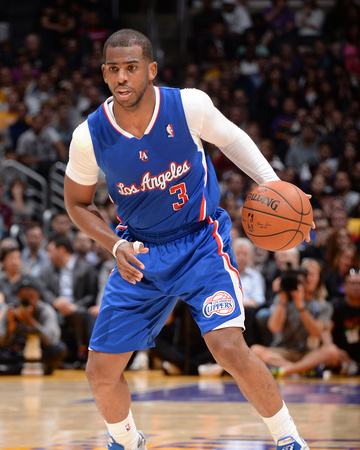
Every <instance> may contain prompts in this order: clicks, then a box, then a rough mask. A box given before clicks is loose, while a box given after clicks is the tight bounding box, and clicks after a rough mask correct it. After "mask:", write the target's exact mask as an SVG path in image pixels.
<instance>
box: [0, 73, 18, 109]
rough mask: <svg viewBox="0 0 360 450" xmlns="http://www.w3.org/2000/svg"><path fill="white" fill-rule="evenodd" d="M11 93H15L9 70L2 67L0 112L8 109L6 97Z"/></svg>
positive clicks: (0, 76) (0, 75) (0, 74)
mask: <svg viewBox="0 0 360 450" xmlns="http://www.w3.org/2000/svg"><path fill="white" fill-rule="evenodd" d="M11 92H15V86H14V84H13V81H12V76H11V70H10V68H9V67H6V66H3V67H1V68H0V111H6V110H7V109H8V96H9V94H10V93H11Z"/></svg>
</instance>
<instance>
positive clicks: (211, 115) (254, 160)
mask: <svg viewBox="0 0 360 450" xmlns="http://www.w3.org/2000/svg"><path fill="white" fill-rule="evenodd" d="M182 98H183V104H184V110H185V115H186V119H187V122H188V125H189V129H190V132H191V134H192V136H193V137H194V136H197V137H198V138H200V139H202V140H204V141H206V142H211V143H212V144H215V145H216V146H217V147H218V148H219V149H220V150H221V151H222V152H223V153H224V154H225V155H226V156H227V157H228V158H229V159H230V160H231V161H232V162H233V163H234V164H235V165H236V166H237V167H239V168H240V169H241V170H242V171H243V172H245V173H246V174H247V175H249V177H250V178H252V179H253V180H254V181H256V183H258V184H261V183H265V182H267V181H275V180H279V177H278V176H277V175H276V173H275V172H274V170H273V168H272V167H271V166H270V164H269V163H268V161H267V160H266V159H265V157H264V155H263V154H262V153H261V151H260V150H259V148H258V147H257V146H256V144H255V143H254V141H253V140H252V139H251V138H250V136H248V135H247V134H246V133H245V132H244V131H243V130H241V128H239V127H237V126H236V125H235V124H233V123H232V122H231V121H230V120H229V119H227V118H226V117H225V116H224V115H223V114H222V113H221V112H220V111H219V110H218V109H217V108H215V106H214V104H213V102H212V101H211V99H210V97H209V96H208V95H207V94H205V93H204V92H201V91H199V90H196V89H188V90H186V89H185V90H183V91H182Z"/></svg>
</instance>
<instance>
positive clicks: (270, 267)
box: [255, 247, 300, 345]
mask: <svg viewBox="0 0 360 450" xmlns="http://www.w3.org/2000/svg"><path fill="white" fill-rule="evenodd" d="M299 264H300V251H299V249H298V248H296V247H295V248H292V249H289V250H285V251H284V252H274V259H269V260H268V261H267V263H266V264H264V266H263V267H262V270H261V273H262V275H263V277H264V279H265V285H266V290H265V298H266V304H265V305H263V307H262V308H260V309H259V311H258V312H257V313H256V316H255V323H256V330H257V333H258V339H259V342H261V343H262V344H264V345H270V343H271V340H272V335H271V333H270V332H269V329H268V326H267V322H268V320H269V317H270V314H271V311H272V304H273V302H274V298H275V296H276V294H277V293H278V292H279V291H280V283H281V274H282V273H283V272H284V271H285V270H286V269H287V268H288V267H291V268H292V269H294V270H296V269H298V267H299Z"/></svg>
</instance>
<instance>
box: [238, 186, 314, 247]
mask: <svg viewBox="0 0 360 450" xmlns="http://www.w3.org/2000/svg"><path fill="white" fill-rule="evenodd" d="M241 221H242V225H243V228H244V231H245V233H246V235H247V236H248V238H249V239H250V240H251V241H252V242H253V243H254V244H256V245H258V246H259V247H262V248H264V249H265V250H270V251H273V252H275V251H276V252H278V251H284V250H289V249H291V248H294V247H296V246H297V245H299V244H300V243H301V242H302V241H303V240H304V239H305V237H306V236H307V235H308V233H309V231H310V229H311V225H312V221H313V211H312V207H311V204H310V201H309V198H308V197H307V196H306V194H305V193H304V192H303V191H302V190H301V189H299V188H298V187H297V186H295V185H293V184H291V183H287V182H286V181H270V182H268V183H263V184H260V185H259V186H257V187H256V188H255V189H253V190H252V191H251V192H250V193H249V194H248V195H247V196H246V199H245V201H244V205H243V208H242V213H241Z"/></svg>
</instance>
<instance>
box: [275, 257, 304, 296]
mask: <svg viewBox="0 0 360 450" xmlns="http://www.w3.org/2000/svg"><path fill="white" fill-rule="evenodd" d="M286 265H287V268H286V270H284V272H282V274H281V282H280V290H281V291H284V292H291V291H296V289H297V287H298V284H299V283H301V282H302V278H303V277H304V276H306V275H307V270H306V269H302V268H299V269H293V268H292V267H291V263H286Z"/></svg>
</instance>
